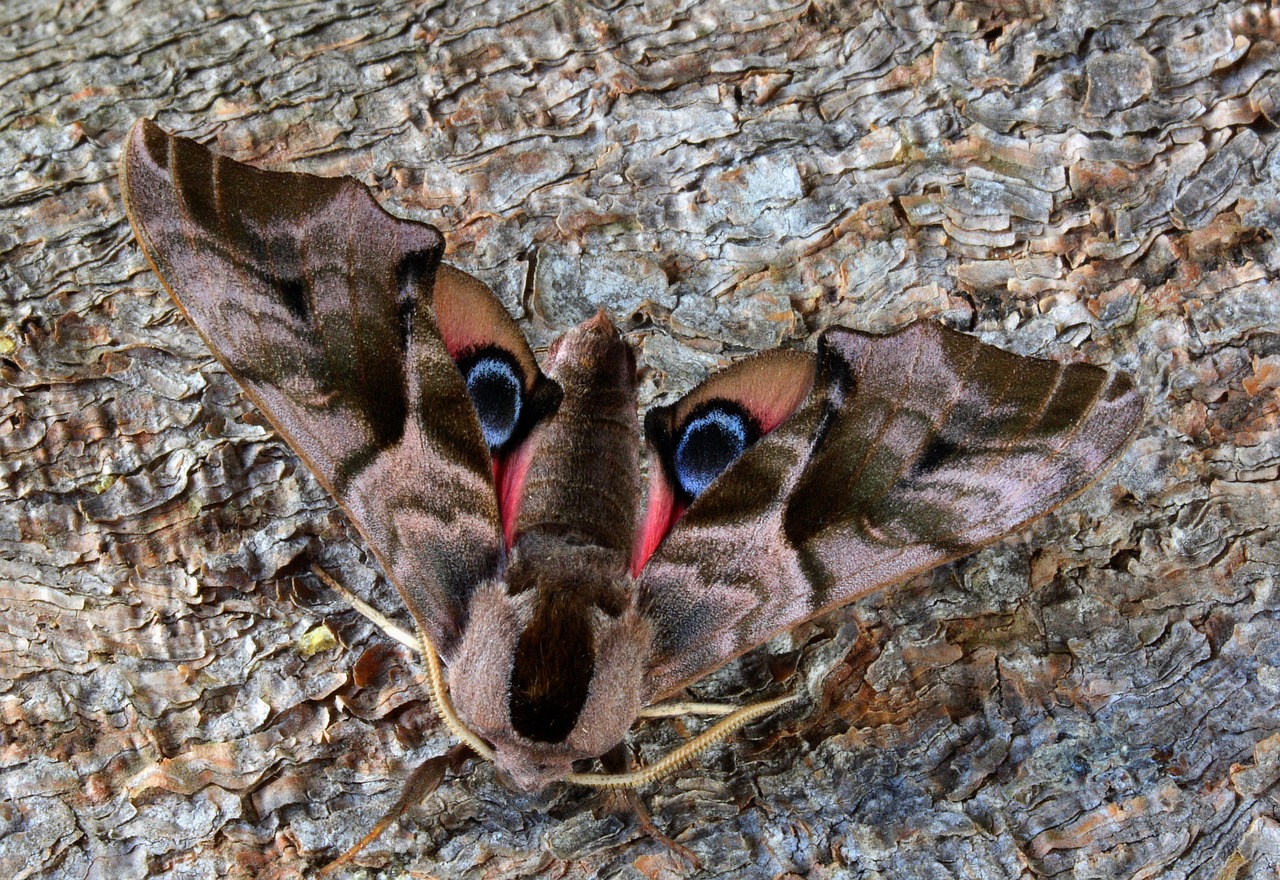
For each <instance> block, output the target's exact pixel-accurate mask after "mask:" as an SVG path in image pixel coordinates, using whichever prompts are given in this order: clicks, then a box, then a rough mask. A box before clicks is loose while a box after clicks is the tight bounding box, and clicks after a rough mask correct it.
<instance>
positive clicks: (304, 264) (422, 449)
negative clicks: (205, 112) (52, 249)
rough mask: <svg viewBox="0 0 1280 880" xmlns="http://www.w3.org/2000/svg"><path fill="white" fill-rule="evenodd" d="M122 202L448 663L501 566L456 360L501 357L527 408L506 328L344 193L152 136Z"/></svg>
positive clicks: (342, 185)
mask: <svg viewBox="0 0 1280 880" xmlns="http://www.w3.org/2000/svg"><path fill="white" fill-rule="evenodd" d="M121 186H122V190H123V193H124V197H125V204H126V208H127V211H128V215H129V220H130V222H131V224H132V225H133V229H134V232H135V235H136V236H137V238H138V241H139V243H140V244H141V246H142V249H143V251H144V252H145V253H146V255H147V258H148V259H149V260H150V262H151V264H152V266H153V267H154V269H155V271H156V273H157V275H159V276H160V279H161V280H162V281H163V282H164V285H165V287H166V288H167V289H168V290H169V292H170V293H171V294H172V295H173V298H174V300H175V301H176V302H177V304H178V306H179V307H180V308H181V310H182V311H183V312H184V314H186V316H187V318H188V319H189V320H190V321H191V323H192V324H193V325H194V326H195V328H196V329H197V330H198V331H199V332H200V334H201V336H202V337H204V340H205V341H206V342H207V343H208V345H209V348H210V350H212V351H213V353H214V354H215V355H216V356H217V358H218V360H220V361H221V362H222V364H223V365H224V366H225V367H226V368H227V370H228V372H230V373H231V375H232V376H234V377H235V378H236V380H237V381H238V382H239V383H240V384H241V385H242V386H243V387H244V389H245V391H246V393H247V394H248V395H249V397H250V398H251V399H252V400H253V401H254V403H255V404H257V406H258V408H259V409H261V410H262V412H263V413H264V414H266V416H267V417H268V418H269V419H270V420H271V422H272V424H273V425H274V426H275V427H276V429H277V430H278V431H279V433H280V434H281V436H283V437H284V438H285V440H286V441H287V442H288V443H289V445H290V446H292V447H293V449H294V450H295V451H296V452H297V453H298V454H299V455H300V456H301V457H302V459H303V460H304V461H305V462H306V464H307V466H308V467H310V468H311V470H312V471H313V472H314V473H315V475H316V476H317V478H319V480H320V481H321V483H322V484H324V486H325V488H326V489H328V490H329V492H330V493H331V494H332V495H333V496H334V497H335V498H336V499H337V500H338V501H339V502H340V503H341V505H342V506H343V508H344V509H345V510H346V511H347V513H348V514H349V515H350V517H351V520H352V521H353V522H354V523H355V525H356V526H357V528H358V529H359V530H360V532H361V533H362V535H363V536H364V538H365V539H366V541H367V542H368V545H369V547H370V548H371V549H372V550H373V551H374V553H375V554H376V556H377V557H378V559H379V562H380V563H381V564H382V566H383V569H384V571H386V572H387V574H388V575H389V576H390V577H391V579H392V581H393V582H394V583H395V585H396V587H397V589H398V590H399V591H400V593H401V595H402V596H403V598H404V600H405V602H406V604H407V605H408V607H409V609H410V610H411V612H412V613H413V615H414V617H415V618H416V620H417V622H418V624H419V626H420V627H421V628H422V630H423V631H424V632H425V634H426V635H427V637H428V638H430V640H431V641H432V643H433V644H434V645H435V646H436V648H437V650H439V651H440V652H441V653H442V654H443V655H444V656H446V657H448V656H450V654H451V652H452V648H453V646H454V644H455V642H456V640H457V637H458V635H459V633H460V629H461V625H462V623H463V621H464V619H465V614H466V607H467V602H468V599H469V597H470V594H471V592H472V590H473V589H474V588H475V587H476V586H477V585H479V584H480V583H481V582H482V581H483V580H485V579H486V578H488V577H491V576H492V575H493V574H494V572H495V570H496V568H497V566H498V565H499V562H500V557H501V553H502V537H501V534H502V533H501V525H500V514H499V506H498V499H497V496H496V494H495V489H494V482H493V465H492V463H491V459H490V454H489V447H488V445H487V444H486V442H485V437H484V435H483V432H482V429H481V425H480V422H479V418H478V416H477V414H476V410H475V409H474V407H473V406H472V403H471V401H470V399H469V397H468V392H467V387H466V384H465V382H464V380H463V377H462V375H461V374H460V373H459V370H458V367H457V366H456V365H455V357H454V356H455V355H460V354H461V353H462V351H463V350H469V349H470V348H474V347H475V346H476V345H478V344H491V345H496V346H498V347H500V348H502V349H503V350H504V351H508V352H509V353H510V359H511V360H512V361H514V362H515V363H516V364H518V365H520V367H521V368H523V379H524V383H525V385H526V386H527V390H530V391H532V390H533V389H535V388H538V387H540V386H542V385H544V384H545V383H546V382H547V380H546V379H545V378H544V377H543V376H542V374H541V372H540V371H538V368H537V364H536V362H535V361H534V359H533V354H532V352H531V351H529V348H528V345H527V344H526V343H525V341H524V339H523V337H522V336H521V335H520V333H519V330H518V329H517V328H516V326H515V323H514V322H513V321H512V320H511V319H510V317H509V316H507V315H506V312H505V311H504V310H503V309H502V306H501V304H500V303H498V302H497V301H496V300H495V299H494V298H493V296H492V294H490V293H489V292H488V290H487V288H484V286H483V285H482V284H480V283H479V282H478V281H476V280H475V279H473V278H471V276H469V275H466V274H465V273H462V272H459V271H458V270H456V269H451V268H449V267H447V266H442V265H441V264H440V256H441V253H442V252H443V249H444V244H443V241H442V239H441V237H440V233H439V232H438V231H437V230H436V229H435V228H434V227H432V226H429V225H426V224H423V223H417V222H413V221H409V220H402V219H398V218H395V217H392V216H391V215H389V214H387V213H386V212H385V211H383V210H382V208H381V207H379V205H378V204H377V202H376V201H375V200H374V199H373V197H372V195H371V194H370V193H369V191H368V190H367V189H365V188H364V187H363V186H361V185H360V184H359V183H357V182H356V181H354V180H351V179H349V178H334V179H329V178H320V177H315V176H312V175H307V174H293V173H280V172H269V171H261V170H258V169H255V168H252V167H250V166H248V165H243V164H241V163H238V162H233V161H231V160H229V159H225V158H221V157H218V156H215V155H214V154H213V153H211V152H210V151H209V150H207V149H206V148H204V147H202V146H200V145H199V144H197V143H196V142H194V141H191V140H188V139H186V138H180V137H175V136H172V135H170V134H168V133H166V132H165V131H163V130H162V129H160V128H159V127H158V126H156V125H154V124H153V123H151V122H150V121H147V120H142V121H140V122H139V123H138V124H137V125H136V126H135V127H134V129H133V131H132V132H131V134H130V136H129V138H128V142H127V145H126V148H125V156H124V161H123V165H122V171H121ZM442 327H444V328H446V332H447V333H448V334H449V338H446V337H445V336H442V333H441V329H442Z"/></svg>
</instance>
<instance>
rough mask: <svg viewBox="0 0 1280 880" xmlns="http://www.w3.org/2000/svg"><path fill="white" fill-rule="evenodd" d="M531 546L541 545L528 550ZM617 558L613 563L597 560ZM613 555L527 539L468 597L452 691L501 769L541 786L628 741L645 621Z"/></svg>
mask: <svg viewBox="0 0 1280 880" xmlns="http://www.w3.org/2000/svg"><path fill="white" fill-rule="evenodd" d="M530 544H538V545H541V546H538V547H536V548H535V547H531V546H529V545H530ZM606 559H610V561H609V563H608V564H607V566H601V565H600V563H601V562H603V561H605V560H606ZM613 568H614V566H613V564H612V561H611V554H601V553H600V551H599V550H598V549H591V548H569V551H568V552H561V553H557V552H555V551H554V549H553V548H552V547H549V546H547V542H545V541H532V542H528V541H527V542H525V543H524V544H522V545H520V546H518V547H517V548H516V549H515V550H514V552H513V554H512V558H511V564H510V565H509V566H508V568H507V571H506V577H505V578H503V579H502V580H495V581H492V582H490V583H486V584H484V585H483V586H482V587H480V588H479V589H478V590H477V591H476V593H475V595H474V596H473V598H472V602H471V614H470V618H469V620H468V622H467V626H466V630H465V632H464V635H463V638H462V642H461V644H460V647H459V651H458V654H457V655H456V656H455V657H454V659H453V661H452V662H451V663H450V668H449V678H450V690H451V692H452V695H453V701H454V704H455V706H456V708H457V710H458V713H459V715H460V716H461V717H462V719H463V721H464V722H465V723H466V724H467V725H468V726H469V727H470V728H471V729H472V730H474V731H475V732H476V733H478V734H479V735H480V736H482V737H484V738H485V739H486V740H488V741H489V743H490V744H491V745H492V746H493V747H494V751H495V753H496V763H497V765H498V768H499V770H501V771H503V772H505V773H506V774H507V775H508V776H509V777H510V778H511V779H512V780H513V781H514V782H515V783H516V784H517V785H519V786H520V787H522V788H524V789H527V790H536V789H538V788H541V787H542V786H544V785H546V784H547V783H549V782H554V781H556V780H559V779H563V778H564V777H565V776H566V775H568V774H569V773H570V772H571V765H572V764H573V762H574V761H578V760H581V759H584V758H593V757H597V756H599V755H602V754H604V753H605V752H607V751H608V750H609V749H611V748H612V747H613V746H615V745H617V744H618V743H619V742H621V741H622V739H623V737H624V736H625V735H626V733H627V730H628V729H629V728H630V727H631V724H632V723H633V722H634V721H635V718H636V715H637V713H638V712H639V710H640V707H641V700H642V698H643V694H644V687H643V678H644V669H645V664H646V661H647V659H648V656H649V652H650V641H651V636H650V626H649V624H648V622H647V621H646V620H645V619H644V617H643V616H642V615H641V614H640V613H639V612H638V611H637V609H636V608H635V605H634V603H633V602H631V600H630V591H629V585H628V583H627V582H626V576H625V574H624V575H623V577H622V579H620V580H617V581H613V580H611V579H609V580H599V579H598V580H594V581H593V580H591V578H592V577H593V576H597V575H602V574H605V573H610V574H611V573H612V572H613Z"/></svg>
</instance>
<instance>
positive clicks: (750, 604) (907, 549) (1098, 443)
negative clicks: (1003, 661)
mask: <svg viewBox="0 0 1280 880" xmlns="http://www.w3.org/2000/svg"><path fill="white" fill-rule="evenodd" d="M1141 417H1142V399H1141V397H1140V396H1139V394H1138V393H1137V391H1136V390H1135V389H1134V386H1133V382H1132V381H1131V380H1130V379H1129V378H1128V377H1127V376H1123V375H1108V374H1107V373H1106V372H1105V371H1103V370H1101V369H1098V368H1097V367H1092V366H1088V365H1083V364H1075V365H1062V364H1057V363H1053V362H1050V361H1043V360H1036V359H1033V358H1026V357H1020V356H1018V355H1013V354H1010V353H1008V352H1005V351H1001V350H1000V349H997V348H993V347H991V346H988V345H984V344H982V343H980V342H978V341H977V340H976V339H973V338H972V337H970V336H966V335H964V334H962V333H957V332H954V331H951V330H948V329H946V328H944V327H942V326H941V325H938V324H934V323H930V322H919V323H916V324H913V325H911V326H910V327H907V328H906V329H904V330H901V331H899V332H897V333H893V334H890V335H888V336H871V335H868V334H864V333H858V332H854V331H851V330H845V329H843V328H833V329H832V330H829V331H827V332H826V333H825V334H823V338H822V340H821V343H820V345H819V352H818V375H817V379H816V380H815V382H814V390H813V391H812V392H811V393H810V395H809V397H808V399H807V400H805V402H804V404H803V405H802V406H801V407H800V408H799V409H798V410H797V411H796V412H795V414H794V415H793V416H792V417H791V418H790V419H789V420H788V421H787V422H785V423H784V424H782V425H781V426H780V427H779V428H778V429H777V430H775V431H774V432H773V433H771V434H769V435H767V436H765V437H763V438H762V439H761V440H760V441H759V442H758V443H756V444H755V446H753V447H752V448H751V449H749V450H748V451H747V452H746V453H745V454H744V455H743V456H742V458H741V459H739V460H738V461H737V462H736V463H735V464H734V465H732V466H731V467H730V469H729V470H728V471H726V472H725V474H724V475H723V476H722V478H721V479H720V480H718V481H717V482H715V483H713V484H712V485H711V486H710V488H708V489H707V490H706V492H705V493H704V494H702V495H701V496H699V497H698V498H697V499H696V500H695V501H694V502H693V503H692V504H691V505H690V507H689V509H688V510H687V512H686V513H685V514H684V516H683V518H682V519H681V520H680V521H679V522H677V523H676V524H675V525H674V527H672V529H671V531H670V533H669V534H668V535H667V538H666V540H665V541H664V542H663V543H662V545H661V546H660V547H658V549H657V551H656V552H655V553H654V554H653V556H652V557H651V558H650V559H649V561H648V563H647V564H646V565H645V567H644V570H643V571H642V572H641V573H640V575H639V589H640V591H641V593H640V595H641V602H642V607H644V608H645V609H646V610H647V613H648V615H649V617H650V620H651V622H652V624H653V627H654V642H655V648H654V655H653V658H652V660H651V684H650V686H651V689H652V690H651V696H653V697H659V696H662V695H664V694H668V693H670V692H672V691H674V690H677V689H678V688H680V687H682V686H683V685H685V684H687V683H689V682H691V681H694V680H696V679H698V678H700V677H701V676H703V675H705V674H706V673H707V672H709V671H711V670H712V669H714V668H716V667H718V666H720V665H722V664H723V663H725V662H726V661H728V660H730V659H732V658H733V657H735V656H737V655H739V654H741V653H743V652H744V651H747V650H750V649H751V648H753V647H755V646H757V645H759V644H761V643H762V642H764V641H766V640H767V639H768V638H769V637H770V636H772V635H774V634H775V633H778V632H780V631H782V630H785V629H787V628H789V627H792V626H795V625H796V624H798V623H800V622H802V621H804V620H807V619H809V618H811V617H814V616H816V615H818V614H821V613H822V612H824V611H826V610H829V609H831V608H834V607H836V606H839V605H842V604H844V603H846V602H849V601H851V600H853V599H855V598H857V597H859V596H862V595H864V594H866V593H868V592H871V591H873V590H877V589H880V588H882V587H886V586H889V585H892V584H895V583H898V582H900V581H902V580H905V579H906V578H908V577H910V576H912V575H914V574H917V573H919V572H921V571H925V570H927V569H929V568H932V567H934V566H936V565H939V564H941V563H943V562H946V561H947V560H950V559H955V558H957V557H960V556H963V555H965V554H967V553H970V552H972V551H973V550H975V549H977V548H979V547H981V546H983V545H984V544H987V543H990V542H991V541H993V540H995V539H997V538H999V537H1000V536H1002V535H1005V534H1007V533H1009V532H1011V531H1013V530H1014V529H1017V528H1018V527H1019V526H1021V525H1023V524H1024V523H1026V522H1028V521H1029V520H1032V519H1034V518H1036V517H1038V516H1040V515H1042V514H1044V513H1046V512H1048V511H1049V510H1051V509H1053V508H1054V507H1056V506H1057V505H1059V504H1061V503H1062V502H1064V501H1066V500H1068V499H1070V498H1072V497H1073V496H1075V495H1077V494H1079V493H1080V492H1081V491H1083V490H1084V489H1085V488H1086V487H1087V486H1088V485H1089V484H1090V483H1092V482H1093V481H1094V480H1095V479H1097V478H1098V477H1099V476H1101V474H1102V473H1104V472H1105V471H1106V469H1107V468H1108V467H1109V466H1110V465H1111V464H1112V462H1114V460H1115V459H1116V458H1117V457H1118V456H1119V455H1120V453H1121V452H1122V451H1123V450H1124V449H1125V447H1126V446H1128V443H1129V440H1130V438H1131V437H1132V435H1133V433H1134V431H1135V430H1136V429H1137V426H1138V424H1139V422H1140V420H1141Z"/></svg>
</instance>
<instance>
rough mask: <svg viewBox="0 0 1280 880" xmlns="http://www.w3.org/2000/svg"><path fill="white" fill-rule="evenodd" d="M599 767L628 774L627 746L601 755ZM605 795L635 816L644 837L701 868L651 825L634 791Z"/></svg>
mask: <svg viewBox="0 0 1280 880" xmlns="http://www.w3.org/2000/svg"><path fill="white" fill-rule="evenodd" d="M600 765H601V766H602V767H604V769H605V772H606V773H622V774H626V773H630V772H631V751H630V749H628V748H627V744H626V743H625V742H620V743H618V744H617V745H616V746H614V747H613V748H612V749H610V750H609V751H607V752H605V753H604V754H603V755H601V756H600ZM606 793H607V794H608V796H609V797H611V798H615V797H616V798H620V799H621V801H622V805H623V806H624V807H626V808H627V809H629V810H630V811H631V812H632V813H634V814H635V817H636V821H637V822H638V823H639V825H640V830H641V831H642V832H644V834H645V835H647V836H648V837H651V838H653V839H654V840H656V841H657V842H658V843H660V844H662V845H663V846H665V847H666V848H667V849H669V850H671V851H672V852H673V853H675V854H676V855H677V856H679V857H680V858H682V859H684V860H685V861H686V862H688V863H689V864H690V865H692V866H693V867H694V868H695V869H700V868H701V867H702V862H701V861H700V860H699V859H698V857H697V856H695V855H694V854H693V852H692V850H690V849H689V848H688V847H686V846H684V845H683V844H679V843H676V842H675V841H674V840H672V839H671V838H670V837H668V836H667V835H666V834H664V833H663V832H662V830H661V829H660V828H658V826H657V825H655V824H653V817H652V816H650V815H649V808H648V807H646V806H645V805H644V801H642V800H641V799H640V794H639V793H638V792H637V791H636V790H635V789H633V788H623V789H613V790H611V791H608V792H606Z"/></svg>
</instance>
